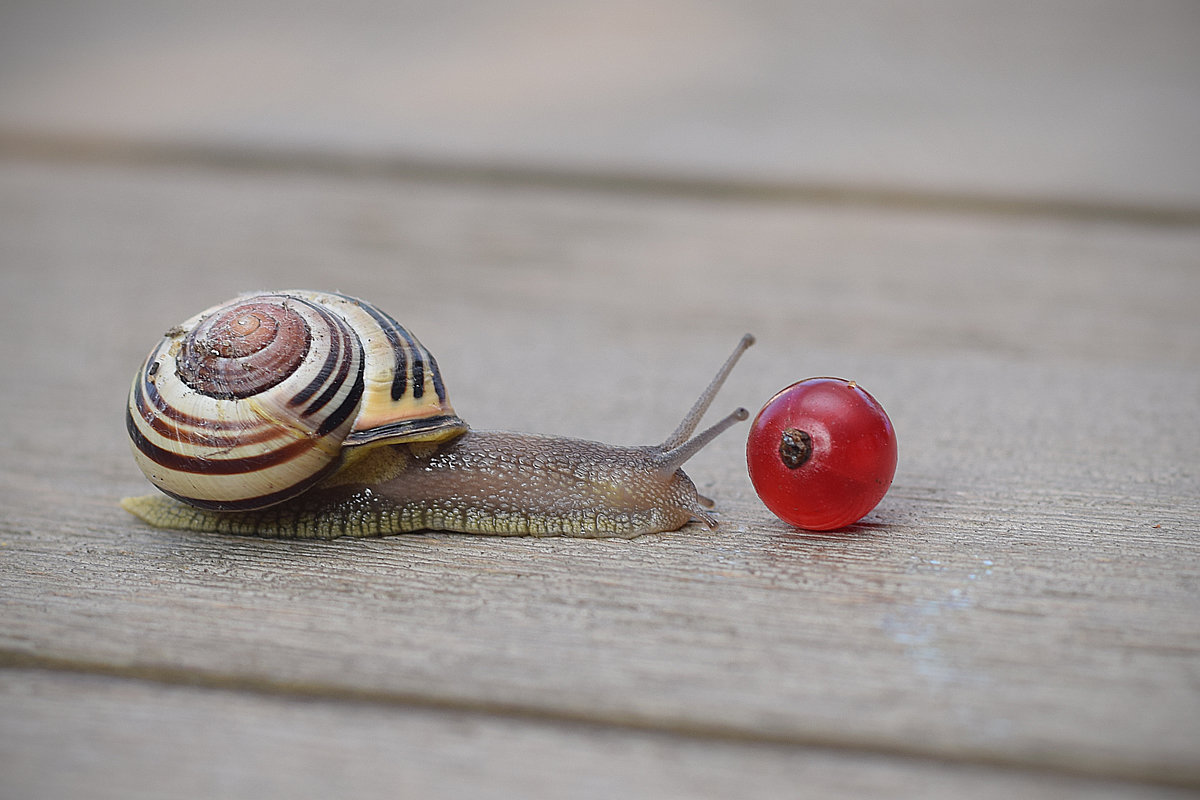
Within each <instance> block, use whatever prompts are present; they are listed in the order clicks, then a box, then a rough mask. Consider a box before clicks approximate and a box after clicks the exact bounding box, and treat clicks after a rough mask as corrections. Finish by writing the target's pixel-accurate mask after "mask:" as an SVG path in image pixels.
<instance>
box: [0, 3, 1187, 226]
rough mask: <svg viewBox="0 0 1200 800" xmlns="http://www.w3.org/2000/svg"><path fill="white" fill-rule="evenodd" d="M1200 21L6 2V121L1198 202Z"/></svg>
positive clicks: (1066, 12)
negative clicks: (149, 7)
mask: <svg viewBox="0 0 1200 800" xmlns="http://www.w3.org/2000/svg"><path fill="white" fill-rule="evenodd" d="M234 19H236V21H237V24H231V20H234ZM1198 29H1200V12H1198V11H1197V6H1196V5H1195V4H1194V3H1189V2H1179V1H1178V0H1145V1H1144V2H1141V3H1138V4H1136V5H1133V4H1130V3H1125V2H1120V0H1103V1H1102V2H1101V1H1100V0H1058V2H1054V3H1040V4H1027V5H1020V6H1018V5H1014V4H1011V3H996V2H975V3H970V4H967V5H964V4H963V3H960V2H955V0H923V2H921V3H908V4H905V5H904V6H903V7H897V6H896V5H895V4H894V3H889V2H886V1H884V0H859V1H858V2H855V3H844V2H809V3H802V4H801V3H778V2H772V1H771V0H738V2H731V1H730V0H726V1H725V2H702V3H701V2H690V1H689V0H659V1H658V2H639V3H630V2H622V3H605V4H570V5H564V4H553V3H544V2H537V0H525V2H520V3H506V4H505V5H504V8H503V10H500V9H498V8H497V7H496V6H495V5H494V4H491V3H484V2H474V3H455V4H453V6H450V5H442V4H433V3H418V4H402V5H396V6H386V7H381V6H379V5H378V4H376V3H371V2H365V1H362V0H360V1H359V2H350V3H346V4H343V5H339V6H338V7H337V9H336V11H334V10H333V9H332V8H330V9H328V10H324V11H323V10H321V9H319V8H305V9H298V8H296V7H295V6H294V5H293V4H287V5H283V6H281V4H279V3H278V2H273V1H272V0H255V1H254V2H239V3H229V2H208V3H203V4H189V5H187V6H179V7H173V8H171V9H169V10H167V9H157V10H156V12H155V13H153V14H148V13H146V9H145V6H144V4H143V3H142V2H139V1H138V0H110V2H106V3H104V4H103V5H102V6H98V5H96V4H95V3H89V2H80V0H43V1H42V2H38V3H6V4H5V5H4V8H3V9H0V98H3V102H2V103H0V128H4V129H7V130H10V131H11V130H25V131H32V132H33V133H34V134H38V135H41V134H45V133H59V134H66V135H72V136H74V135H79V134H91V135H99V136H106V137H108V136H111V137H116V138H117V139H118V140H121V141H127V140H130V139H132V140H135V141H154V142H160V143H161V142H166V143H178V142H180V141H190V142H192V143H205V144H208V145H213V144H227V145H228V144H233V145H247V144H262V145H266V146H267V147H269V148H272V149H277V148H279V147H281V146H291V147H297V148H300V149H316V150H321V151H331V152H334V153H346V152H359V153H362V152H367V153H376V154H382V155H391V156H396V155H401V156H410V157H413V158H416V159H418V160H420V159H433V160H443V161H445V162H448V163H451V164H461V163H462V162H463V161H464V160H465V161H474V162H483V163H486V164H493V165H494V164H495V163H496V162H497V161H499V162H504V163H509V164H520V165H538V166H540V167H547V166H550V167H554V166H557V167H568V168H578V167H580V166H592V167H598V168H599V169H600V170H601V171H605V170H607V171H611V170H619V171H622V172H626V173H631V174H635V175H636V174H644V173H646V172H653V173H659V174H668V175H684V176H688V175H692V176H694V175H697V174H699V175H706V176H715V177H733V178H742V179H745V178H750V179H754V180H760V181H767V182H769V183H776V182H783V183H798V184H801V185H804V186H808V187H810V188H814V187H819V188H821V189H824V190H826V191H832V192H833V193H835V194H836V193H837V192H839V191H845V189H846V188H847V187H858V188H859V189H861V190H867V193H870V192H871V191H874V190H878V189H885V190H886V189H891V190H896V189H899V190H902V191H909V192H915V193H918V194H920V193H927V192H932V193H934V194H938V193H950V194H951V195H953V196H955V197H961V196H964V195H965V196H968V197H970V196H976V197H977V196H980V195H982V196H983V197H985V198H986V197H991V198H996V197H1005V198H1013V197H1016V198H1028V197H1036V198H1042V199H1067V200H1070V201H1073V202H1080V201H1082V202H1085V203H1095V202H1104V203H1116V204H1134V205H1136V204H1148V205H1150V206H1166V207H1170V206H1182V207H1186V208H1188V209H1190V210H1191V211H1192V212H1197V210H1198V209H1200V170H1198V168H1197V163H1196V159H1195V158H1194V143H1195V142H1196V141H1197V140H1200V105H1198V104H1197V103H1196V102H1195V87H1196V86H1197V85H1200V57H1198V56H1197V49H1198V48H1197V47H1196V31H1197V30H1198ZM435 42H436V46H434V45H433V44H431V43H435Z"/></svg>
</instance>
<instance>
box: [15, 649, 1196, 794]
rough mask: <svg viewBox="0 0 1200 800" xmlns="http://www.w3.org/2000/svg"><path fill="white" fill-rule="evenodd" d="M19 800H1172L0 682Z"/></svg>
mask: <svg viewBox="0 0 1200 800" xmlns="http://www.w3.org/2000/svg"><path fill="white" fill-rule="evenodd" d="M0 710H2V711H3V714H4V719H5V720H6V721H8V723H7V724H5V725H4V726H0V771H2V772H3V774H4V776H5V780H4V784H5V793H6V794H9V795H11V796H19V797H30V798H32V797H81V796H87V797H95V798H106V797H121V798H136V797H165V796H171V797H181V796H185V797H191V796H196V797H214V796H220V797H227V798H238V797H254V798H262V799H264V800H265V798H273V797H288V798H296V797H329V796H331V795H332V796H353V797H363V796H392V797H395V796H402V797H445V798H455V797H469V798H492V797H566V796H570V797H578V798H585V799H586V798H611V797H655V798H664V800H669V798H675V797H678V798H716V797H745V796H747V795H753V796H764V795H774V794H776V793H777V792H779V791H780V789H781V788H789V787H790V788H791V789H792V790H797V791H798V790H800V787H803V791H804V793H806V794H809V795H813V796H817V795H820V796H831V795H837V796H838V797H848V798H856V797H879V796H881V795H887V796H890V797H904V796H914V797H915V796H921V797H926V798H932V799H934V800H936V798H943V797H945V798H951V797H964V796H969V797H979V798H984V799H985V800H986V798H1008V797H1013V796H1020V797H1028V798H1033V799H1034V800H1036V799H1037V798H1055V799H1056V800H1059V799H1061V798H1089V800H1090V799H1091V798H1170V797H1179V796H1181V794H1180V792H1178V791H1176V790H1172V789H1168V788H1165V787H1147V786H1144V785H1136V784H1128V783H1120V782H1103V781H1096V780H1089V779H1086V778H1076V777H1064V776H1057V775H1044V774H1038V773H1021V772H1014V771H1012V770H1004V769H992V768H988V767H978V766H970V765H959V764H948V765H939V764H935V765H932V766H933V767H934V768H931V765H930V764H929V763H927V762H922V761H911V760H907V759H902V758H889V757H886V756H876V755H872V754H863V753H855V752H840V751H826V750H820V749H815V750H814V749H807V748H793V747H786V746H778V745H767V746H764V745H762V744H759V743H744V742H721V741H715V742H714V741H711V740H704V739H692V738H687V737H678V736H671V735H662V734H656V733H652V732H644V731H628V730H620V729H611V728H605V727H600V726H592V725H581V724H564V723H555V722H547V721H545V720H532V719H519V718H502V717H496V716H494V715H482V714H473V713H470V712H453V711H438V710H429V709H422V708H411V707H404V706H380V705H377V704H370V703H346V702H330V701H305V700H299V701H298V700H295V699H290V698H287V697H264V696H262V695H255V694H251V695H246V694H242V693H237V692H227V691H219V690H204V689H195V688H188V687H163V686H158V685H153V684H144V683H138V682H130V681H122V680H109V679H103V678H97V677H89V676H76V675H67V674H45V673H36V672H33V673H31V672H23V671H15V672H7V673H3V674H0Z"/></svg>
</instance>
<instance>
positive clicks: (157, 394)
mask: <svg viewBox="0 0 1200 800" xmlns="http://www.w3.org/2000/svg"><path fill="white" fill-rule="evenodd" d="M126 427H127V429H128V431H129V436H130V440H131V442H132V445H133V452H134V457H135V459H136V460H137V462H138V465H139V466H140V467H141V469H142V471H143V472H144V473H145V474H146V477H148V478H149V479H150V481H151V482H152V483H154V484H155V485H156V486H158V488H160V489H161V490H163V491H164V492H166V493H167V494H169V495H171V496H173V497H176V498H178V499H180V500H183V501H184V502H187V503H190V504H192V505H195V506H199V507H201V508H210V509H218V510H235V509H236V510H244V509H253V508H264V507H266V506H270V505H273V504H275V503H279V502H282V501H284V500H287V499H289V498H292V497H295V496H296V495H298V494H300V493H302V492H304V491H305V490H307V489H308V488H309V487H311V486H313V485H314V484H316V483H318V482H320V481H321V480H322V479H324V478H326V477H327V476H328V475H330V474H331V473H333V472H334V471H336V469H337V468H338V466H339V465H340V464H341V463H342V460H343V453H344V448H369V447H375V446H379V445H386V444H394V443H397V442H412V441H440V440H442V439H447V438H450V437H453V436H456V435H458V434H459V433H461V432H463V431H464V430H466V427H467V426H466V424H465V423H464V422H463V421H462V420H460V419H459V418H458V417H457V416H456V415H455V413H454V409H453V408H452V407H451V406H450V403H449V401H448V399H447V397H446V390H445V386H444V384H443V383H442V378H441V374H440V372H439V370H438V366H437V361H436V360H435V359H434V358H433V355H432V354H431V353H430V352H429V351H428V350H426V349H425V348H424V347H423V346H422V345H421V344H420V342H418V341H417V339H416V338H415V337H414V336H413V335H412V334H410V333H409V332H408V331H407V330H405V329H404V328H403V327H402V326H401V325H400V324H399V323H397V322H396V321H395V320H394V319H392V318H391V317H389V316H388V315H387V314H384V313H383V312H382V311H380V310H379V309H377V308H375V307H374V306H372V305H370V304H368V303H365V302H363V301H361V300H356V299H354V298H351V297H346V296H344V295H338V294H329V293H321V292H308V291H287V292H275V293H268V294H255V295H246V296H242V297H239V298H235V299H234V300H231V301H230V302H228V303H224V304H222V305H219V306H215V307H213V308H211V309H208V310H207V311H204V312H202V313H200V314H198V315H196V316H195V317H193V318H191V319H190V320H188V321H187V322H185V323H183V324H182V325H180V326H178V327H176V328H172V329H171V330H170V331H168V332H167V333H166V335H165V336H164V338H163V340H162V341H161V342H159V344H158V346H157V347H155V348H154V350H153V351H151V353H150V355H149V357H148V358H147V359H146V362H145V364H144V365H143V367H142V369H141V370H140V371H139V372H138V374H137V376H136V378H135V379H134V382H133V386H132V388H131V390H130V394H129V405H128V410H127V414H126Z"/></svg>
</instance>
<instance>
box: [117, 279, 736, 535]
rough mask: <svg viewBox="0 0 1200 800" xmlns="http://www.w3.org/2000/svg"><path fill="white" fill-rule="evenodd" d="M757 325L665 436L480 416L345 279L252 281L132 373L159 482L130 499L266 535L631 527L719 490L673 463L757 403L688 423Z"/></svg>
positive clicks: (637, 530)
mask: <svg viewBox="0 0 1200 800" xmlns="http://www.w3.org/2000/svg"><path fill="white" fill-rule="evenodd" d="M753 342H754V338H753V337H752V336H750V335H749V334H747V335H746V336H745V337H743V338H742V340H741V342H739V343H738V346H737V348H736V349H735V350H734V352H733V354H732V355H731V356H730V357H729V358H728V360H727V361H726V362H725V364H724V365H723V366H722V367H721V369H720V370H719V371H718V373H717V375H716V377H715V378H713V380H712V382H711V383H710V384H709V386H708V388H707V389H706V390H705V391H704V393H703V394H702V395H701V396H700V398H699V399H698V400H697V401H696V403H695V405H694V406H693V407H692V409H691V411H690V412H689V413H688V415H687V416H686V417H685V418H684V420H683V422H682V423H680V425H679V427H678V428H677V429H676V430H675V432H674V433H672V434H671V435H670V436H669V437H667V439H666V441H664V442H663V443H662V444H661V445H658V446H657V447H653V446H648V447H621V446H611V445H606V444H601V443H599V442H591V441H585V440H580V439H569V438H561V437H552V436H543V435H537V434H520V433H506V432H496V431H476V430H471V429H470V428H469V427H468V425H467V424H466V423H465V422H463V420H462V419H460V418H459V417H458V415H457V414H456V413H455V411H454V409H453V407H452V406H451V405H450V401H449V399H448V396H447V392H446V387H445V384H444V383H443V381H442V377H441V373H440V371H439V369H438V364H437V361H436V360H435V359H434V357H433V354H432V353H430V352H429V351H428V350H426V349H425V348H424V347H423V346H422V345H421V344H420V342H418V341H417V339H416V337H414V336H413V335H412V334H411V333H409V332H408V331H407V330H405V329H404V328H403V327H402V326H401V325H400V324H399V323H398V322H396V321H395V320H394V319H392V318H391V317H390V316H388V315H387V314H385V313H383V312H382V311H380V310H379V309H377V308H376V307H375V306H373V305H371V304H369V303H367V302H364V301H362V300H358V299H355V298H353V297H349V296H346V295H342V294H335V293H324V292H311V291H282V292H269V293H261V294H250V295H243V296H240V297H237V298H234V299H233V300H231V301H229V302H228V303H224V304H222V305H219V306H214V307H213V308H210V309H208V310H207V311H204V312H202V313H200V314H197V315H196V316H194V317H192V318H191V319H189V320H188V321H186V322H184V323H183V324H182V325H179V326H177V327H174V328H172V329H170V330H169V331H167V333H166V334H165V335H164V337H163V339H162V340H161V341H160V342H159V343H158V345H157V346H156V347H155V348H154V349H153V350H152V351H151V352H150V355H149V356H148V357H147V358H146V361H145V363H144V364H143V366H142V368H141V369H140V370H139V371H138V373H137V375H136V376H135V378H134V381H133V385H132V388H131V389H130V393H129V404H128V408H127V411H126V418H125V419H126V427H127V429H128V432H129V437H130V441H131V444H132V448H133V454H134V457H135V459H136V461H137V463H138V466H140V467H141V469H142V471H143V472H144V473H145V475H146V477H148V478H149V479H150V481H151V482H152V483H153V484H154V485H155V486H157V487H158V488H159V489H160V490H162V492H163V494H155V495H150V496H146V497H131V498H125V499H124V500H122V501H121V504H122V506H123V507H124V508H125V509H126V510H128V511H130V512H131V513H133V514H134V515H136V516H138V517H140V518H141V519H142V520H144V521H145V522H147V523H149V524H151V525H153V526H156V527H163V528H175V529H180V530H195V531H209V532H219V533H234V534H248V535H256V536H265V537H287V538H323V539H324V538H334V537H338V536H379V535H386V534H393V533H404V532H409V531H415V530H424V529H433V530H449V531H460V532H464V533H476V534H499V535H533V536H551V535H570V536H620V537H632V536H637V535H640V534H643V533H652V532H659V531H669V530H676V529H678V528H681V527H682V526H683V525H685V524H686V523H688V522H689V521H691V520H693V519H695V520H699V521H701V522H703V523H705V524H706V525H708V526H709V527H710V528H714V527H716V520H715V518H714V517H713V515H712V514H711V513H710V512H709V511H708V510H707V509H709V508H711V507H712V505H713V503H712V501H711V500H709V499H708V498H705V497H702V496H701V495H699V494H698V493H697V491H696V487H695V485H694V484H693V483H692V481H691V480H690V479H689V478H688V477H687V475H686V474H685V473H684V472H683V470H682V469H681V468H680V467H681V465H682V464H683V463H684V462H685V461H687V460H688V458H690V457H691V456H692V455H694V454H695V453H696V452H697V451H698V450H700V448H702V447H703V446H704V445H706V444H707V443H708V442H710V441H712V439H714V438H715V437H716V436H717V435H718V434H719V433H721V432H722V431H723V430H725V429H726V428H728V427H730V426H731V425H732V424H734V423H735V422H737V421H740V420H744V419H746V418H747V416H748V414H747V412H746V410H745V409H742V408H739V409H737V410H736V411H734V412H733V413H732V414H730V415H729V416H727V417H725V418H724V419H722V420H721V421H720V422H718V423H716V424H715V425H713V426H712V427H711V428H708V429H707V430H705V431H703V432H702V433H700V434H698V435H696V436H694V437H693V436H692V433H693V432H694V430H695V429H696V427H697V424H698V423H699V421H700V418H701V417H702V416H703V414H704V412H705V411H706V410H707V409H708V406H709V405H710V403H711V402H712V400H713V397H714V396H715V395H716V393H717V391H718V389H720V387H721V384H722V383H723V382H724V380H725V378H726V376H727V375H728V374H729V372H730V371H731V370H732V369H733V366H734V364H735V362H736V361H737V359H738V357H739V356H740V355H741V354H742V353H743V352H744V351H745V349H746V348H747V347H749V346H750V345H751V344H753Z"/></svg>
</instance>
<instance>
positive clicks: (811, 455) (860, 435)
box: [746, 378, 896, 531]
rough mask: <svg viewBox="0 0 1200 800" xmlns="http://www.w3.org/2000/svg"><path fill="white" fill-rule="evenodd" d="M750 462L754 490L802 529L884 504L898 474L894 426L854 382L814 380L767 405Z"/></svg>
mask: <svg viewBox="0 0 1200 800" xmlns="http://www.w3.org/2000/svg"><path fill="white" fill-rule="evenodd" d="M746 465H747V467H748V468H749V470H750V481H751V482H752V483H753V484H754V491H756V492H758V496H759V497H760V498H762V501H763V503H765V504H766V506H767V508H769V509H771V511H772V512H773V513H774V514H775V515H776V516H777V517H779V518H780V519H782V520H784V521H785V522H790V523H791V524H792V525H796V526H797V527H800V528H807V529H809V530H815V531H827V530H833V529H834V528H844V527H845V526H847V525H851V524H853V523H855V522H857V521H858V520H860V519H862V518H863V517H864V516H866V514H867V512H869V511H870V510H871V509H873V508H874V507H875V506H876V505H878V504H879V501H880V500H882V499H883V496H884V495H885V494H887V490H888V487H889V486H891V485H892V477H893V476H894V475H895V474H896V431H895V429H893V428H892V421H891V420H890V419H888V415H887V413H886V412H884V410H883V406H881V405H879V403H878V402H877V401H876V400H875V398H874V397H871V395H869V394H867V393H866V392H865V391H863V389H862V388H860V387H859V386H858V384H856V383H855V382H854V381H846V380H842V379H841V378H809V379H808V380H803V381H800V382H799V383H793V384H792V385H791V386H789V387H787V388H786V389H784V390H783V391H781V392H780V393H779V394H777V395H775V396H774V397H772V398H771V399H770V400H769V401H767V404H766V405H765V406H763V409H762V411H759V412H758V416H757V417H755V419H754V424H753V425H752V426H751V428H750V438H749V440H748V441H747V442H746Z"/></svg>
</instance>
